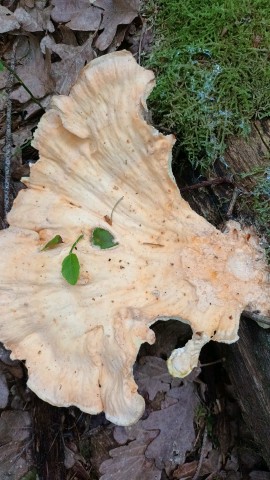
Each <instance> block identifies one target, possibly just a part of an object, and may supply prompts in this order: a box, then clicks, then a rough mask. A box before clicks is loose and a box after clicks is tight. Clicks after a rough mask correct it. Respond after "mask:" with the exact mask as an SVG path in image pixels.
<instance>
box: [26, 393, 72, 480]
mask: <svg viewBox="0 0 270 480" xmlns="http://www.w3.org/2000/svg"><path fill="white" fill-rule="evenodd" d="M33 396H34V409H33V428H34V452H33V453H34V458H35V461H36V467H37V473H38V478H39V480H63V479H65V478H66V469H65V466H64V455H65V452H64V448H65V447H64V439H63V433H62V425H63V415H64V413H63V412H64V409H62V408H57V407H53V406H52V405H49V404H48V403H46V402H43V401H42V400H40V399H39V398H38V397H37V396H36V395H34V394H33Z"/></svg>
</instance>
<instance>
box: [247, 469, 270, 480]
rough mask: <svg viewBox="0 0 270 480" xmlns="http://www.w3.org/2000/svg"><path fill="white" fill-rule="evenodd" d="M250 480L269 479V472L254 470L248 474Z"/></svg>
mask: <svg viewBox="0 0 270 480" xmlns="http://www.w3.org/2000/svg"><path fill="white" fill-rule="evenodd" d="M249 478H250V480H270V472H263V471H259V470H254V471H253V472H251V473H250V474H249Z"/></svg>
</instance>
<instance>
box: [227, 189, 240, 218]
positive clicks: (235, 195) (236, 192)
mask: <svg viewBox="0 0 270 480" xmlns="http://www.w3.org/2000/svg"><path fill="white" fill-rule="evenodd" d="M241 193H242V191H241V190H240V188H237V187H236V188H235V189H234V191H233V194H232V198H231V201H230V205H229V208H228V211H227V213H226V216H227V217H228V218H230V217H231V216H232V213H233V209H234V207H235V204H236V200H237V199H238V197H239V195H240V194H241Z"/></svg>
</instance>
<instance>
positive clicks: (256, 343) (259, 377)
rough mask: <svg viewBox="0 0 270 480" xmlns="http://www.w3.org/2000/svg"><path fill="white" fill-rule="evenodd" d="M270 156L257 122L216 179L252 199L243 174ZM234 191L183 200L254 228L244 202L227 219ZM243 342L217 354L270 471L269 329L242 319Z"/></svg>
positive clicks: (252, 182)
mask: <svg viewBox="0 0 270 480" xmlns="http://www.w3.org/2000/svg"><path fill="white" fill-rule="evenodd" d="M269 154H270V121H263V122H254V123H253V125H252V129H251V134H250V136H249V138H248V139H247V140H244V139H243V138H236V137H232V138H231V139H229V142H228V148H227V152H226V155H225V162H224V163H221V162H218V163H217V164H216V165H215V166H214V170H215V172H213V179H215V178H217V177H221V176H224V175H225V176H228V174H233V176H234V178H235V183H236V187H237V188H240V190H242V191H243V192H244V193H245V192H246V194H248V192H251V191H252V189H253V188H254V187H255V186H256V176H252V175H250V176H245V174H247V173H249V172H252V171H254V172H256V171H258V170H259V169H262V170H263V169H264V168H265V169H266V168H267V167H270V162H269ZM179 161H180V160H179ZM225 165H226V166H225ZM243 174H244V175H243ZM176 178H177V172H176ZM178 180H179V183H180V189H181V186H183V184H182V185H181V179H180V178H179V179H178ZM236 187H234V186H233V185H231V184H228V183H224V184H219V185H215V184H213V185H212V186H208V187H206V188H203V189H196V190H190V191H186V190H185V191H183V196H184V198H185V199H186V200H187V201H188V202H189V203H190V205H191V206H192V208H193V209H194V210H196V211H197V212H198V213H199V214H200V215H203V216H204V217H205V218H207V220H208V221H210V222H211V223H213V224H215V225H216V226H217V227H218V228H220V227H221V226H222V223H223V222H225V221H226V220H228V218H234V219H235V220H240V221H241V222H249V223H254V224H255V225H256V220H257V219H256V215H255V216H254V215H253V216H252V217H251V216H250V212H249V206H248V202H247V205H246V206H245V205H243V202H242V204H241V206H239V205H238V204H237V203H236V204H235V206H234V208H233V210H232V211H233V212H234V214H233V213H232V212H229V213H230V214H229V215H226V209H228V208H229V205H230V203H231V198H232V196H233V193H234V188H236ZM221 200H222V202H221ZM269 220H270V219H269ZM258 223H259V222H258ZM269 308H270V299H269ZM239 337H240V339H239V341H238V342H237V343H235V344H232V345H225V344H217V348H218V351H219V353H220V356H221V357H222V356H224V357H226V362H225V365H224V366H225V368H226V370H227V372H228V374H229V378H230V381H231V383H232V385H233V387H234V390H235V392H236V394H237V397H238V400H239V404H240V406H241V409H242V414H243V418H244V420H245V422H246V424H247V426H248V427H249V429H250V431H251V432H252V434H253V436H254V440H255V442H256V444H257V445H258V447H259V448H260V450H261V454H262V456H263V458H264V459H265V461H266V463H267V464H268V466H269V467H270V442H269V431H270V368H269V365H270V329H263V328H261V327H259V326H258V325H257V324H256V323H255V322H254V321H253V320H250V319H245V318H243V319H242V320H241V324H240V330H239Z"/></svg>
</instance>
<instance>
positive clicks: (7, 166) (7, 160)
mask: <svg viewBox="0 0 270 480" xmlns="http://www.w3.org/2000/svg"><path fill="white" fill-rule="evenodd" d="M16 46H17V42H15V43H14V45H13V49H12V56H11V62H10V63H11V67H10V68H9V69H8V70H9V72H10V74H9V77H8V82H7V104H6V133H5V153H4V220H5V222H6V216H7V213H8V212H9V209H10V201H9V195H10V176H11V174H10V170H11V157H12V125H11V124H12V101H11V98H10V94H11V90H12V87H13V82H14V73H13V72H14V68H15V58H16ZM3 63H4V62H3ZM4 65H5V64H4ZM5 66H6V65H5Z"/></svg>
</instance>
